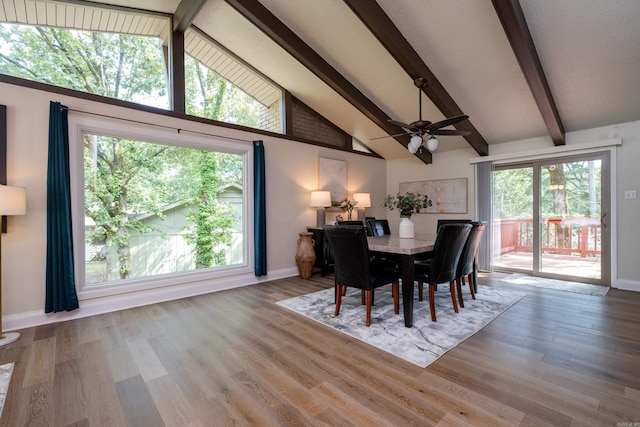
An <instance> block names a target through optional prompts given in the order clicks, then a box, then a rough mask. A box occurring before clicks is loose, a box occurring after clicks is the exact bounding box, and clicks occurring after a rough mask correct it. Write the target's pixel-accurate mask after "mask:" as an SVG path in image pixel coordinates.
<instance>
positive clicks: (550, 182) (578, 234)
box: [492, 153, 610, 285]
mask: <svg viewBox="0 0 640 427" xmlns="http://www.w3.org/2000/svg"><path fill="white" fill-rule="evenodd" d="M608 163H609V162H608V153H597V154H591V155H585V156H573V157H566V158H556V159H553V160H548V159H547V160H542V161H536V162H530V163H526V164H512V165H501V166H499V167H496V168H495V171H494V173H493V194H494V196H493V221H494V222H493V236H492V237H493V247H494V252H493V266H494V269H496V270H505V271H521V272H527V273H531V274H533V275H537V276H545V277H553V278H562V279H567V280H576V281H582V282H588V283H594V284H607V285H608V284H609V283H606V281H607V280H608V277H609V269H610V266H609V262H608V260H609V247H610V246H609V229H608V227H607V226H608V223H609V218H608V217H607V213H608V211H609V205H610V198H609V193H608V191H603V189H606V188H609V170H608V169H609V168H608Z"/></svg>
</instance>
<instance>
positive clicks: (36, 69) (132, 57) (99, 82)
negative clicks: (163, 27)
mask: <svg viewBox="0 0 640 427" xmlns="http://www.w3.org/2000/svg"><path fill="white" fill-rule="evenodd" d="M0 39H1V40H2V43H3V47H2V48H0V73H3V74H8V75H12V76H16V77H22V78H25V79H29V80H34V81H39V82H43V83H48V84H52V85H56V86H62V87H66V88H69V89H75V90H79V91H82V92H89V93H95V94H98V95H103V96H108V97H111V98H116V99H122V100H125V101H131V102H136V103H139V104H145V105H149V106H154V107H159V108H164V109H167V108H168V107H169V97H168V94H167V74H166V73H165V66H164V60H163V53H162V41H161V40H160V39H159V38H156V37H141V36H133V35H127V34H110V33H99V32H87V31H78V30H68V29H56V28H51V27H31V26H25V25H13V24H7V23H2V24H0Z"/></svg>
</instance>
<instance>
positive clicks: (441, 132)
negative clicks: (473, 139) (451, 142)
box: [429, 129, 471, 136]
mask: <svg viewBox="0 0 640 427" xmlns="http://www.w3.org/2000/svg"><path fill="white" fill-rule="evenodd" d="M429 135H445V136H447V135H448V136H453V135H460V136H467V135H471V132H469V131H468V130H456V129H435V130H432V131H429Z"/></svg>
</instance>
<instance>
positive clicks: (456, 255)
mask: <svg viewBox="0 0 640 427" xmlns="http://www.w3.org/2000/svg"><path fill="white" fill-rule="evenodd" d="M470 231H471V224H461V223H458V224H444V225H442V226H441V227H440V229H439V230H438V235H437V236H436V242H435V244H434V245H433V258H432V259H431V271H430V273H429V284H430V285H437V284H438V283H448V282H451V281H452V280H455V278H456V277H458V276H457V275H456V273H457V268H458V260H459V259H460V254H461V253H462V248H463V247H464V244H465V242H466V241H467V237H468V236H469V232H470Z"/></svg>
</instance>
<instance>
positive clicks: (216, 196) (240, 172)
mask: <svg viewBox="0 0 640 427" xmlns="http://www.w3.org/2000/svg"><path fill="white" fill-rule="evenodd" d="M83 145H84V180H83V181H84V213H85V230H84V235H85V244H86V248H85V249H86V250H85V284H87V285H91V284H97V283H104V282H114V281H119V280H126V279H135V278H141V277H148V276H154V275H159V274H169V273H177V272H186V271H193V270H198V269H205V268H215V267H220V266H229V265H234V264H242V263H243V262H244V260H243V253H244V246H243V245H244V239H243V218H242V212H243V209H242V206H243V190H242V183H243V176H244V167H243V161H244V160H243V156H242V155H238V154H230V153H223V152H215V151H209V150H202V149H195V148H185V147H177V146H172V145H164V144H157V143H149V142H143V141H138V140H131V139H126V138H119V137H113V136H107V135H96V134H84V135H83Z"/></svg>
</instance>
